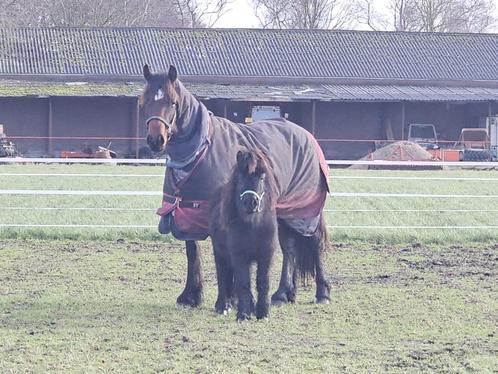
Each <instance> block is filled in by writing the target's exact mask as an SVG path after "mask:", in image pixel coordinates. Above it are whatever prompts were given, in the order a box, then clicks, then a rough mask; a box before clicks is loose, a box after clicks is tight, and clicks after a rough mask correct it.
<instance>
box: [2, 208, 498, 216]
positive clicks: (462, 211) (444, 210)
mask: <svg viewBox="0 0 498 374" xmlns="http://www.w3.org/2000/svg"><path fill="white" fill-rule="evenodd" d="M1 209H2V210H13V211H15V210H47V211H52V210H54V211H55V210H75V211H112V212H149V213H150V212H155V211H156V209H157V207H156V208H99V207H39V206H29V207H26V206H24V207H16V206H4V207H2V208H1ZM323 211H324V212H325V213H372V212H383V213H434V214H439V213H490V212H494V213H496V212H498V209H324V210H323Z"/></svg>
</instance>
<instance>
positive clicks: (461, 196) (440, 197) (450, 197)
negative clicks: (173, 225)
mask: <svg viewBox="0 0 498 374" xmlns="http://www.w3.org/2000/svg"><path fill="white" fill-rule="evenodd" d="M2 161H5V160H2ZM67 161H68V160H67V159H37V161H36V163H40V164H53V163H55V164H58V163H62V164H66V163H67ZM81 161H82V160H80V159H77V160H74V162H72V163H81ZM109 161H110V160H107V159H103V160H83V163H88V162H90V163H92V164H93V163H97V164H104V163H108V162H109ZM112 161H115V160H112ZM125 161H127V162H125V164H127V163H131V164H133V163H135V162H136V163H137V164H146V165H157V164H163V163H164V161H163V160H125ZM338 161H343V160H329V161H328V162H329V164H332V165H333V164H334V163H336V162H338ZM348 162H351V163H354V161H348ZM6 163H9V164H19V163H20V164H26V163H27V161H26V159H8V160H7V162H6ZM30 163H31V162H30ZM370 164H374V165H377V164H378V162H370ZM385 164H387V165H399V163H398V162H385ZM412 164H413V163H411V164H410V165H412ZM473 164H477V165H482V163H473ZM39 167H40V168H42V169H43V166H42V165H39ZM96 167H98V166H96ZM22 168H23V167H22V166H19V169H16V170H18V171H16V172H14V171H5V172H4V171H3V170H1V168H0V178H1V180H3V181H7V180H8V179H9V178H17V179H18V180H22V182H19V183H21V184H22V187H23V188H2V185H3V184H2V183H1V182H0V197H2V196H4V197H6V198H9V199H10V200H5V201H11V202H10V203H9V204H5V203H4V204H3V206H2V207H1V209H2V210H3V211H4V212H9V211H10V212H16V211H19V212H23V211H24V212H32V211H36V212H37V213H38V214H40V213H41V212H47V214H48V213H50V212H64V211H67V212H71V211H73V212H91V213H92V214H94V215H95V217H98V215H99V214H103V213H104V212H110V213H124V214H128V213H129V214H138V213H144V214H149V213H150V216H151V217H153V215H154V211H155V209H154V208H153V207H150V208H147V207H133V206H121V207H120V206H119V204H122V202H118V201H116V202H115V203H114V202H113V200H112V199H113V198H119V197H136V198H145V197H151V198H154V202H153V204H157V202H160V199H161V196H162V193H161V190H160V188H158V189H157V190H153V191H151V190H143V189H133V190H119V189H114V188H113V184H114V182H113V180H114V179H115V178H125V179H127V180H133V179H138V178H140V179H141V180H143V178H146V179H149V180H154V181H156V182H154V183H160V182H161V181H162V178H163V177H164V174H163V173H162V172H157V173H156V172H154V173H150V172H148V173H144V174H140V173H129V172H116V170H112V171H113V172H109V171H108V170H107V169H106V170H105V172H104V173H97V172H91V173H89V172H70V173H65V172H52V171H40V172H23V170H22ZM67 168H69V169H67V170H70V168H72V166H67ZM100 170H101V169H100ZM159 170H161V171H162V170H163V169H162V168H161V169H159ZM120 171H121V170H120ZM123 171H124V170H123ZM351 173H354V174H349V175H341V174H339V175H335V173H332V176H331V179H330V180H331V182H334V181H345V182H351V183H353V184H351V186H352V187H355V188H356V185H355V184H356V183H357V182H362V181H363V182H368V183H377V182H378V183H390V182H404V183H407V185H406V186H409V185H410V184H412V183H413V182H417V183H419V182H424V183H428V184H430V183H435V182H442V183H445V184H446V183H454V184H455V185H461V184H462V183H476V182H479V183H481V185H482V186H484V185H483V184H482V183H485V185H486V186H489V185H491V186H492V187H490V188H489V187H487V188H486V191H484V192H483V193H480V191H478V189H473V193H468V192H466V193H461V192H458V193H438V192H437V191H436V192H429V193H426V192H398V191H394V192H378V191H377V192H372V191H358V190H355V191H334V189H332V192H331V193H330V197H329V200H332V201H334V202H336V203H337V202H342V203H343V204H344V205H345V206H342V207H341V206H339V207H337V206H331V204H328V205H327V207H326V208H325V210H324V211H325V212H326V213H327V214H332V215H334V214H348V215H352V214H353V215H354V214H387V215H392V214H396V215H400V214H415V215H426V214H428V215H430V214H444V213H447V214H477V215H483V214H487V215H491V216H493V217H494V216H496V213H498V209H495V208H493V207H496V206H498V205H497V204H496V203H497V202H498V194H497V193H496V191H498V183H497V182H498V176H497V177H494V176H493V175H492V174H486V176H481V175H476V176H460V175H456V176H455V175H446V174H445V175H444V176H438V175H437V174H431V175H425V174H424V175H416V176H409V175H372V173H371V172H369V173H364V172H363V173H362V172H358V171H351ZM435 173H437V171H436V172H435ZM37 178H38V179H39V178H51V179H54V180H57V181H59V180H62V179H64V178H68V180H74V179H77V178H83V179H90V180H92V181H94V180H95V178H99V180H100V178H104V179H107V180H108V182H106V183H104V184H103V185H104V186H106V187H107V188H103V187H102V185H101V184H100V183H98V184H97V183H95V185H94V186H92V188H94V189H75V188H74V185H72V187H71V188H61V187H60V186H59V187H58V188H57V189H50V188H43V189H33V188H30V186H31V185H32V181H33V180H34V179H37ZM495 184H496V186H495ZM158 186H159V184H158ZM131 187H133V185H132V186H131ZM493 191H495V192H494V193H493ZM15 196H17V197H26V198H27V199H28V200H27V202H26V201H17V202H16V201H14V202H12V201H13V200H12V199H13V197H15ZM34 197H36V198H43V197H54V198H59V197H60V198H62V197H67V198H78V197H81V198H84V197H88V198H91V197H102V198H104V199H105V202H106V204H110V205H111V206H103V205H95V204H94V203H92V202H91V203H90V204H93V205H91V206H84V205H82V204H81V201H79V205H78V203H76V204H74V203H70V204H69V205H68V203H67V202H65V203H64V204H61V205H58V204H60V202H58V200H52V201H51V204H52V205H50V204H47V203H45V204H43V206H42V205H41V204H40V203H36V204H33V203H30V202H29V199H32V198H34ZM362 199H363V200H365V199H367V200H365V201H368V204H367V203H365V205H366V206H360V207H358V205H362V204H363V202H359V201H363V200H362ZM346 200H347V201H354V203H349V202H345V201H346ZM403 200H409V201H413V200H416V201H423V202H425V203H427V202H428V201H433V202H434V203H430V204H431V206H432V207H431V208H426V207H424V206H423V204H422V205H420V204H419V203H417V204H416V205H417V206H418V207H412V208H410V207H407V206H406V204H405V203H400V201H403ZM371 201H376V202H378V201H381V203H379V204H377V203H372V202H371ZM443 201H447V202H448V203H444V204H443V205H444V206H438V204H442V202H443ZM456 201H459V202H460V204H455V205H456V206H452V204H453V203H454V202H456ZM465 201H467V202H465ZM476 201H482V202H480V203H479V204H480V207H479V208H473V207H472V206H463V207H462V206H459V205H462V204H463V205H469V204H470V205H471V204H474V203H475V202H476ZM393 202H397V203H399V204H400V205H397V206H395V207H392V204H393ZM462 202H463V203H462ZM348 204H349V205H348ZM369 204H370V205H372V204H373V205H374V207H369V206H368V205H369ZM448 204H449V206H448ZM332 205H334V204H332ZM337 205H340V204H337ZM0 217H1V215H0ZM42 217H43V216H42ZM43 219H44V218H42V219H41V221H40V222H33V223H26V222H22V221H18V222H11V221H10V222H9V221H5V220H4V222H2V221H1V220H0V227H3V228H80V229H92V230H93V229H98V228H105V229H155V228H156V227H157V226H156V225H153V224H148V223H146V222H134V223H133V224H114V223H108V224H102V223H95V224H94V223H87V222H80V223H74V222H68V223H53V222H43ZM331 221H333V220H331ZM495 222H498V219H496V220H495V221H493V218H491V219H489V218H488V219H478V220H476V222H474V223H473V224H466V223H465V222H462V223H461V224H454V223H453V224H452V223H451V222H450V223H449V224H444V225H443V224H434V223H433V224H430V225H429V224H427V225H424V224H419V223H417V222H414V223H413V224H402V223H400V224H378V222H376V223H369V224H360V223H361V222H360V223H355V219H351V220H350V224H347V225H339V224H329V225H328V227H329V228H330V229H348V230H406V229H414V230H418V229H423V230H449V229H451V230H456V229H465V230H482V229H487V230H494V229H496V228H498V226H497V225H496V224H495ZM331 223H333V222H331Z"/></svg>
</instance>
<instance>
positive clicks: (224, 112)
mask: <svg viewBox="0 0 498 374" xmlns="http://www.w3.org/2000/svg"><path fill="white" fill-rule="evenodd" d="M227 103H228V100H226V99H225V100H223V118H228V117H227V114H228V108H227V107H228V105H227Z"/></svg>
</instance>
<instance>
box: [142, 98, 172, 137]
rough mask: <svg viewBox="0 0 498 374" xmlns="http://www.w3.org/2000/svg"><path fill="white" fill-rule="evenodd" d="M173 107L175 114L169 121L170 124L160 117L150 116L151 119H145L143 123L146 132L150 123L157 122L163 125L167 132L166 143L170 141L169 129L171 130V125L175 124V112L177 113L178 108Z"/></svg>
mask: <svg viewBox="0 0 498 374" xmlns="http://www.w3.org/2000/svg"><path fill="white" fill-rule="evenodd" d="M174 106H175V113H174V114H173V118H172V119H171V122H168V121H167V120H166V119H164V118H163V117H161V116H151V117H149V118H147V120H146V121H145V127H146V128H147V130H148V129H149V124H150V123H151V122H152V121H159V122H161V123H162V124H163V125H164V127H166V130H168V138H167V139H166V141H169V140H170V139H171V136H172V134H171V129H172V128H173V123H175V122H176V117H177V112H178V106H177V105H176V104H174Z"/></svg>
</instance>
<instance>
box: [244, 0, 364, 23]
mask: <svg viewBox="0 0 498 374" xmlns="http://www.w3.org/2000/svg"><path fill="white" fill-rule="evenodd" d="M252 5H253V8H254V10H255V13H256V17H257V18H258V20H259V21H260V25H261V26H262V27H265V28H279V29H283V28H303V29H340V28H345V27H348V26H350V25H351V24H352V23H353V22H354V18H355V17H354V13H353V11H354V6H353V2H351V1H349V2H348V1H346V0H296V1H291V0H253V3H252Z"/></svg>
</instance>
